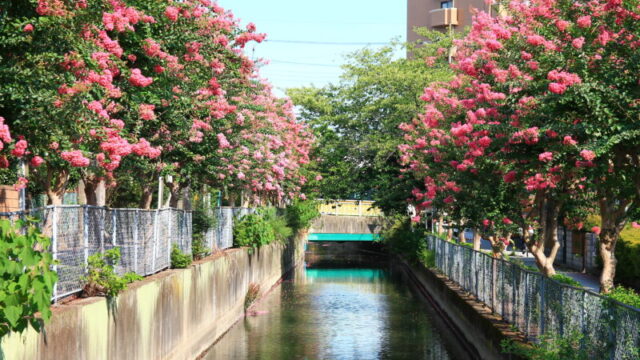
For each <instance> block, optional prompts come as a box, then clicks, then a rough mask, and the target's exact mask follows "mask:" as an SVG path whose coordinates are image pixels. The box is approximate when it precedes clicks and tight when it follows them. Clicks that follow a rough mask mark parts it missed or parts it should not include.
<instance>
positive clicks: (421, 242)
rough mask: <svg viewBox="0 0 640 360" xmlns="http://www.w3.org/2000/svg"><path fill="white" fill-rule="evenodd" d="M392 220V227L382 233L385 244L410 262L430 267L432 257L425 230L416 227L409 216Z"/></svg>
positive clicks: (395, 217) (397, 216)
mask: <svg viewBox="0 0 640 360" xmlns="http://www.w3.org/2000/svg"><path fill="white" fill-rule="evenodd" d="M390 220H391V221H390V225H389V226H388V227H387V228H386V229H384V230H383V232H382V241H383V242H384V244H385V245H386V246H387V247H388V248H389V250H390V251H391V252H393V253H395V254H398V255H401V256H403V257H404V258H405V259H407V260H408V261H410V262H413V263H423V264H425V266H428V265H427V264H428V263H429V262H428V261H430V257H431V256H432V255H431V254H429V252H428V250H427V244H426V242H425V235H426V234H425V231H424V229H422V228H420V227H414V226H413V225H412V223H411V219H409V217H407V216H401V215H395V216H393V217H391V218H390ZM434 259H435V258H434Z"/></svg>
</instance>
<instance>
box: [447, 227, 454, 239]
mask: <svg viewBox="0 0 640 360" xmlns="http://www.w3.org/2000/svg"><path fill="white" fill-rule="evenodd" d="M452 240H453V227H452V226H451V225H449V228H448V229H447V241H452Z"/></svg>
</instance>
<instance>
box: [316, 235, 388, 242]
mask: <svg viewBox="0 0 640 360" xmlns="http://www.w3.org/2000/svg"><path fill="white" fill-rule="evenodd" d="M308 239H309V241H375V240H378V239H380V234H347V233H328V234H327V233H311V234H309V237H308Z"/></svg>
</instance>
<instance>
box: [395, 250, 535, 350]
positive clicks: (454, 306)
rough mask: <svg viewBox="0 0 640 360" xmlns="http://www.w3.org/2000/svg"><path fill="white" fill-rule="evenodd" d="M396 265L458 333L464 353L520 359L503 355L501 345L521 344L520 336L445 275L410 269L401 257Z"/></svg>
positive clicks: (421, 269)
mask: <svg viewBox="0 0 640 360" xmlns="http://www.w3.org/2000/svg"><path fill="white" fill-rule="evenodd" d="M395 264H396V266H397V267H398V268H400V269H402V270H403V271H405V272H406V273H407V275H408V276H409V278H410V279H411V280H412V281H413V282H414V283H415V284H416V285H417V286H418V291H420V293H421V294H422V295H423V296H424V297H425V298H426V299H427V300H428V301H429V303H430V304H431V305H432V306H433V307H434V308H435V309H436V311H438V312H439V313H440V315H441V316H442V318H443V319H444V320H445V322H446V323H448V326H449V328H450V329H452V330H455V331H456V332H458V335H457V336H458V338H459V341H461V344H464V345H465V347H466V348H467V349H466V351H467V354H470V356H471V357H473V358H478V359H504V360H522V359H520V358H519V357H517V356H514V355H510V354H504V353H503V352H502V349H501V345H500V343H501V341H502V340H505V339H509V340H512V341H518V342H521V341H522V340H523V339H522V337H521V334H519V333H517V332H514V331H513V330H511V328H510V326H509V324H507V323H506V322H504V321H502V320H501V318H500V317H499V316H497V315H496V314H493V313H492V311H491V310H490V309H489V308H487V307H486V306H485V305H484V304H483V303H480V302H478V301H476V300H475V299H474V298H473V297H472V296H470V295H468V294H467V293H466V292H465V291H464V290H462V288H460V287H459V286H458V285H457V284H455V283H453V282H452V281H450V280H448V279H447V278H446V277H445V276H443V275H440V274H436V273H434V272H432V271H431V270H429V269H426V268H425V267H424V266H422V265H415V266H412V265H409V264H408V263H407V262H406V261H404V260H402V259H400V258H397V259H396V262H395ZM462 341H464V343H463V342H462Z"/></svg>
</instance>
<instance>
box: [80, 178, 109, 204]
mask: <svg viewBox="0 0 640 360" xmlns="http://www.w3.org/2000/svg"><path fill="white" fill-rule="evenodd" d="M83 182H84V194H85V197H86V199H87V205H94V206H105V205H106V200H107V199H106V182H105V180H104V179H103V178H99V177H94V176H89V177H87V178H85V179H83Z"/></svg>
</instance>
